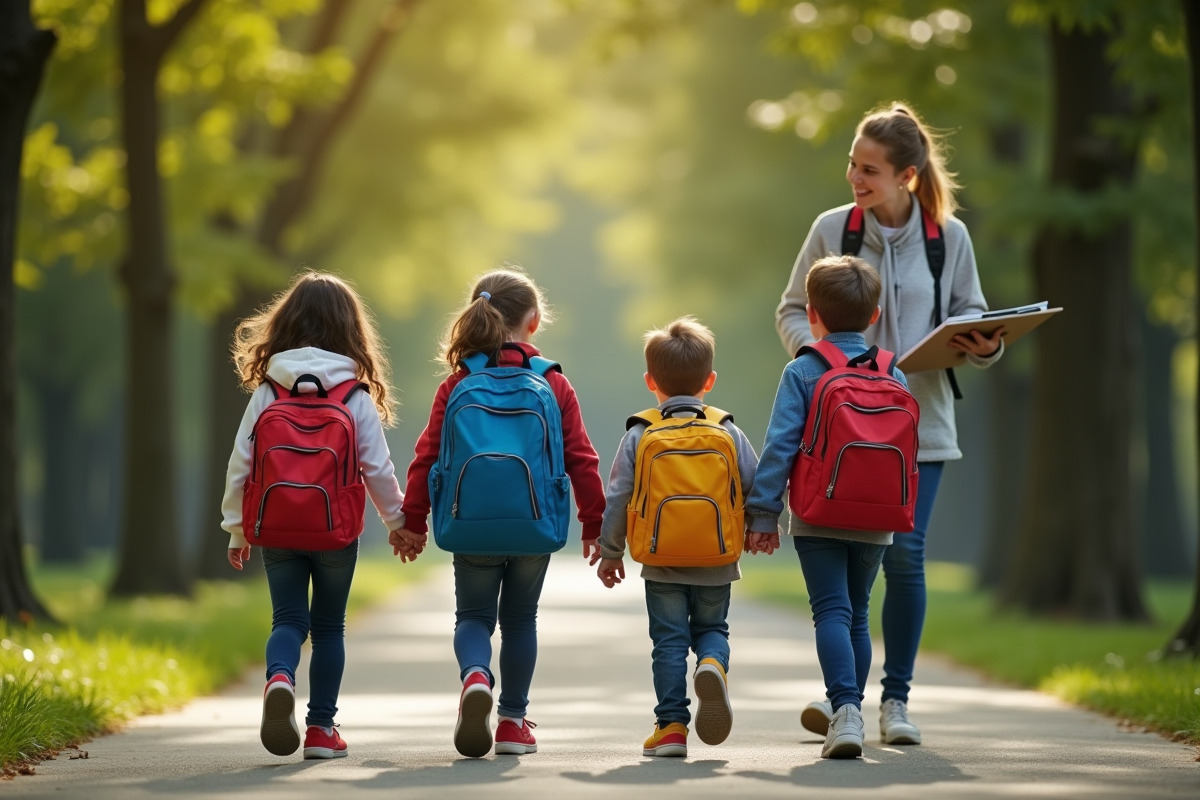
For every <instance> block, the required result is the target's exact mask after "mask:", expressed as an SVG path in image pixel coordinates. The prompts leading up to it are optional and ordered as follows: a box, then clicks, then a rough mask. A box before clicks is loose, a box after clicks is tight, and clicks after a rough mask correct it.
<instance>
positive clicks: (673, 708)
mask: <svg viewBox="0 0 1200 800" xmlns="http://www.w3.org/2000/svg"><path fill="white" fill-rule="evenodd" d="M646 613H647V615H648V616H649V617H650V641H651V642H653V643H654V649H653V650H652V651H651V656H650V658H651V661H650V669H651V672H652V674H653V676H654V694H655V695H657V696H658V705H656V706H655V707H654V716H655V717H657V719H658V725H659V727H666V726H667V725H669V724H670V723H672V722H682V723H683V724H684V725H687V724H688V722H690V721H691V713H690V712H689V711H688V703H689V700H688V696H687V678H688V674H687V657H688V649H689V648H691V650H692V651H693V652H695V653H696V662H697V663H699V662H700V661H701V660H702V659H705V658H715V659H716V660H717V662H718V663H720V665H721V668H722V669H724V670H725V671H726V672H728V671H729V622H728V621H727V617H728V616H729V584H728V583H726V584H724V585H721V586H693V585H691V584H686V583H662V582H660V581H646Z"/></svg>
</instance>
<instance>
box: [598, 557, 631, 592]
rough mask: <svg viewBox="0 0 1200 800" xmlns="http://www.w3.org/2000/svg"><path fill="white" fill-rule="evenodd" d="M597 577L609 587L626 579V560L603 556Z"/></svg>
mask: <svg viewBox="0 0 1200 800" xmlns="http://www.w3.org/2000/svg"><path fill="white" fill-rule="evenodd" d="M596 577H598V578H600V582H601V583H603V584H604V585H605V586H607V587H608V588H609V589H611V588H612V587H614V586H616V585H617V584H618V583H620V582H621V581H623V580H625V561H624V560H623V559H620V558H601V559H600V566H599V567H597V568H596Z"/></svg>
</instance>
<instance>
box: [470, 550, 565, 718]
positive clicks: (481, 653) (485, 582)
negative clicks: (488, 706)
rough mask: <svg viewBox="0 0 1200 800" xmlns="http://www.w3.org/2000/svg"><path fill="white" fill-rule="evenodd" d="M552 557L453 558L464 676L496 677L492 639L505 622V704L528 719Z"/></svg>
mask: <svg viewBox="0 0 1200 800" xmlns="http://www.w3.org/2000/svg"><path fill="white" fill-rule="evenodd" d="M549 564H550V556H549V555H544V556H468V555H455V556H454V600H455V606H456V607H455V610H454V655H455V657H456V658H457V659H458V671H459V677H465V676H466V674H467V671H468V670H470V669H471V668H472V667H478V668H480V669H482V670H484V671H485V672H486V673H487V676H488V680H489V681H491V683H492V685H493V686H495V685H496V679H495V677H494V676H493V674H492V634H493V633H494V632H495V631H496V623H497V622H499V623H500V704H499V705H498V706H497V712H498V713H499V714H500V715H502V716H505V717H512V718H514V719H523V718H524V717H525V710H526V709H527V708H528V707H529V686H530V684H532V683H533V668H534V666H536V664H537V651H538V646H537V611H538V600H539V599H541V596H542V583H543V582H544V581H545V579H546V567H547V566H549Z"/></svg>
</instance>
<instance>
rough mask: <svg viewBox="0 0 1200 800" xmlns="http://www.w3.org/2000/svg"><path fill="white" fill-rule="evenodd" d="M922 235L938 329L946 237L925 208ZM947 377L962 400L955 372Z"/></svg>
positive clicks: (922, 214) (951, 388)
mask: <svg viewBox="0 0 1200 800" xmlns="http://www.w3.org/2000/svg"><path fill="white" fill-rule="evenodd" d="M856 208H857V206H856ZM921 235H922V236H923V237H924V239H925V259H926V260H927V261H928V262H929V273H930V274H931V275H932V276H933V327H935V328H936V327H937V326H938V325H941V324H942V270H943V268H945V266H946V236H945V231H944V230H943V229H942V226H941V225H939V224H938V223H937V220H935V219H934V218H933V216H932V215H931V214H930V213H929V212H928V211H926V210H925V208H924V207H922V208H921ZM946 377H947V378H949V379H950V390H951V391H952V392H954V399H955V400H962V390H960V389H959V388H958V379H957V378H955V377H954V370H953V369H951V368H949V367H947V368H946Z"/></svg>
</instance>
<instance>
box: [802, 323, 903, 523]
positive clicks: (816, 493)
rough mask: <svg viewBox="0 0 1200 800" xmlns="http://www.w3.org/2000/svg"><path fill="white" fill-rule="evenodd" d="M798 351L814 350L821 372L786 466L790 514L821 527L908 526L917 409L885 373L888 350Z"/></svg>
mask: <svg viewBox="0 0 1200 800" xmlns="http://www.w3.org/2000/svg"><path fill="white" fill-rule="evenodd" d="M805 352H811V353H814V354H816V356H817V357H818V358H820V359H821V360H822V361H823V362H824V363H825V366H826V372H825V374H823V375H822V376H821V378H820V379H819V380H818V381H817V385H816V387H815V388H814V389H813V399H812V403H811V404H810V405H809V408H808V421H807V422H806V423H805V425H804V439H803V440H802V441H801V442H800V452H799V454H798V455H797V457H796V464H795V466H794V467H793V469H792V477H791V488H790V492H789V496H788V500H789V505H790V506H791V509H792V513H794V514H795V515H796V516H798V517H799V518H800V519H801V520H803V521H804V522H807V523H809V524H811V525H820V526H822V527H829V528H844V529H849V530H861V531H897V532H902V531H911V530H912V529H913V509H914V507H915V506H916V502H917V422H918V420H919V419H920V409H918V407H917V401H916V398H914V397H913V396H912V393H911V392H909V391H908V389H907V388H906V387H905V386H904V384H903V383H901V382H900V381H899V380H898V379H897V378H896V377H894V376H893V374H892V372H893V370H894V369H895V366H896V356H895V354H894V353H891V352H889V351H887V350H880V349H879V348H878V347H871V348H870V349H869V350H867V351H866V352H865V353H863V354H862V355H859V356H855V357H854V358H852V359H847V358H846V354H845V353H843V352H842V351H841V349H840V348H839V347H838V346H837V345H835V344H833V343H832V342H826V341H817V342H814V343H813V344H811V345H808V346H805V347H802V348H800V351H799V352H798V353H797V354H796V355H797V357H799V356H800V354H801V353H805ZM881 364H883V365H885V367H884V368H882V369H881V368H880V365H881Z"/></svg>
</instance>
